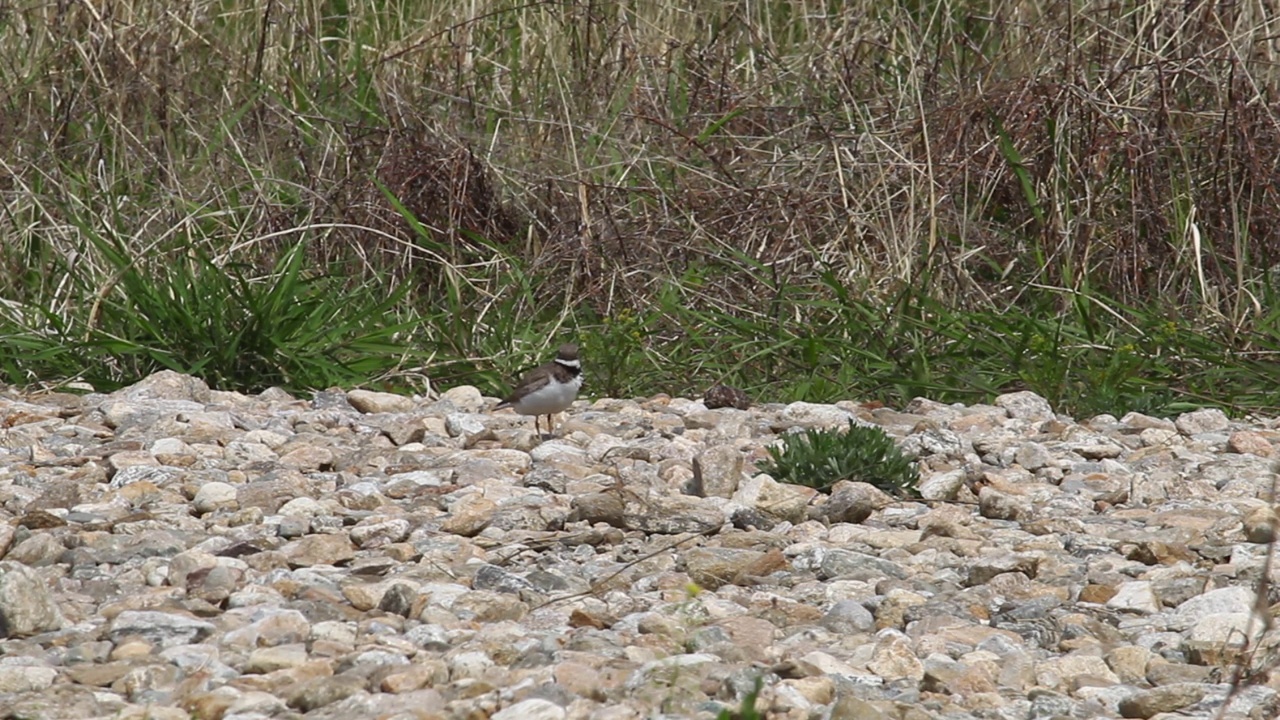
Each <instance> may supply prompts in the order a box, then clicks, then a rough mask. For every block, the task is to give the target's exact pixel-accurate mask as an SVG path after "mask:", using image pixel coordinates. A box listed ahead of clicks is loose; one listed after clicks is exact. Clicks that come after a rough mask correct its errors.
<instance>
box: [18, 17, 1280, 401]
mask: <svg viewBox="0 0 1280 720" xmlns="http://www.w3.org/2000/svg"><path fill="white" fill-rule="evenodd" d="M1273 4H1274V3H1273V2H1271V1H1270V0H1265V1H1264V0H1242V1H1241V2H1235V3H1215V2H1186V1H1183V0H1179V1H1178V2H1124V1H1110V0H1065V1H1061V2H1058V1H1052V0H1036V1H1034V2H1024V1H1021V0H936V1H932V2H931V1H929V0H898V1H896V2H882V1H878V0H877V1H872V0H854V1H853V2H847V3H845V2H782V1H779V0H759V1H755V2H751V1H746V2H730V1H727V0H694V1H693V2H683V3H677V2H674V0H650V1H644V0H636V1H634V2H595V1H591V0H569V1H565V2H512V1H504V2H498V1H488V0H474V1H472V2H440V1H431V0H428V1H424V2H401V3H395V2H372V3H351V4H348V3H344V2H289V1H287V0H279V1H271V0H268V1H267V2H244V1H241V0H228V1H224V2H204V1H200V0H197V1H196V2H190V3H168V2H143V1H140V0H135V1H133V2H130V1H120V2H110V1H106V2H92V1H88V0H86V1H84V2H26V1H23V0H18V1H17V2H4V0H0V67H2V68H3V70H2V71H0V203H2V204H0V263H3V270H4V271H3V275H2V276H0V300H2V301H3V305H2V306H0V315H3V318H2V319H0V335H3V336H4V337H5V338H7V340H8V342H7V343H6V344H5V345H6V349H0V370H3V371H4V373H5V374H6V376H7V378H8V380H9V381H10V382H20V383H30V382H36V381H49V380H54V379H61V378H68V377H79V378H83V379H87V380H89V381H91V382H93V383H94V384H95V385H96V386H100V387H101V386H110V385H112V384H118V383H121V382H127V381H129V380H131V379H132V377H134V376H136V375H140V374H145V373H146V372H149V371H150V370H154V369H156V368H158V367H164V366H168V367H175V368H177V369H185V370H188V371H194V372H200V373H201V374H204V375H206V377H210V378H211V379H212V380H213V381H215V382H219V383H220V384H223V385H229V386H239V387H246V388H253V387H261V386H265V385H269V384H284V385H286V386H290V387H295V388H302V387H315V386H319V385H323V384H326V383H331V382H338V383H350V382H359V381H370V380H380V381H382V382H385V383H388V384H390V385H392V386H404V385H406V384H408V385H421V383H423V382H424V380H423V378H426V377H430V378H432V379H433V380H434V381H435V382H437V383H442V384H446V385H447V384H451V383H453V382H459V381H467V382H474V383H477V384H480V385H481V386H482V387H484V388H485V389H488V390H492V391H493V392H498V391H499V390H500V387H501V382H502V379H503V378H504V377H505V376H506V375H507V374H508V373H510V372H512V371H514V370H516V369H518V368H519V367H520V366H522V365H527V364H528V363H530V362H532V361H534V360H535V359H537V358H539V357H540V355H541V354H542V353H544V352H545V350H546V347H547V346H549V345H554V344H555V342H557V341H558V339H559V338H560V337H565V336H574V337H579V338H580V339H582V340H583V341H584V343H585V344H586V346H587V352H588V358H589V360H588V362H589V363H592V364H591V365H590V369H592V370H593V371H594V373H593V376H592V390H593V391H594V392H595V393H596V394H600V395H605V394H633V393H634V394H646V395H647V394H651V393H652V392H654V391H656V390H660V389H661V390H668V391H671V392H684V393H697V394H700V393H701V392H702V390H703V389H705V387H706V386H707V385H710V384H711V383H713V382H715V381H720V380H723V381H728V382H732V383H735V384H739V385H743V386H745V387H746V388H747V389H748V390H750V391H751V392H752V393H753V394H756V395H757V396H758V397H760V398H761V399H766V400H789V399H796V398H807V399H813V400H824V399H832V398H835V397H850V396H871V397H879V398H881V399H885V400H887V401H896V400H901V399H903V398H907V397H910V396H912V395H915V394H925V395H931V396H934V397H938V398H939V399H958V400H968V401H974V400H979V399H981V398H982V397H984V396H985V395H987V394H989V393H991V392H995V391H998V390H1001V389H1008V388H1011V387H1030V388H1032V389H1035V390H1037V391H1038V392H1041V393H1042V394H1044V395H1046V396H1047V397H1049V398H1050V399H1051V400H1052V401H1054V402H1055V403H1056V404H1058V405H1059V406H1060V407H1062V408H1064V409H1066V410H1070V411H1074V412H1080V413H1086V412H1096V411H1103V410H1106V411H1112V412H1121V411H1123V409H1143V410H1148V411H1153V412H1171V411H1175V410H1177V409H1180V408H1183V407H1185V406H1187V405H1201V404H1220V405H1224V406H1227V407H1230V408H1234V409H1237V410H1249V409H1261V410H1272V409H1274V408H1276V407H1280V399H1278V394H1277V391H1276V389H1274V388H1273V387H1272V385H1274V383H1273V382H1272V379H1273V378H1274V375H1275V358H1276V353H1277V352H1280V329H1277V327H1276V325H1277V324H1276V313H1275V311H1273V307H1274V305H1275V304H1274V302H1273V299H1274V297H1275V293H1276V288H1277V283H1278V282H1280V280H1278V278H1280V274H1278V273H1277V272H1276V271H1275V270H1274V268H1276V266H1277V263H1278V262H1280V117H1278V115H1280V102H1278V98H1280V94H1278V91H1280V66H1278V65H1277V60H1278V59H1280V57H1278V56H1280V12H1277V9H1276V8H1275V7H1273ZM245 298H248V300H245ZM228 308H230V309H228ZM289 308H293V309H292V310H291V309H289ZM297 308H302V310H298V309H297ZM291 313H292V314H291ZM246 325H248V326H253V328H254V329H253V330H252V331H251V332H250V331H246V330H245V329H244V328H245V327H246ZM548 336H554V337H551V339H548ZM299 358H301V359H299Z"/></svg>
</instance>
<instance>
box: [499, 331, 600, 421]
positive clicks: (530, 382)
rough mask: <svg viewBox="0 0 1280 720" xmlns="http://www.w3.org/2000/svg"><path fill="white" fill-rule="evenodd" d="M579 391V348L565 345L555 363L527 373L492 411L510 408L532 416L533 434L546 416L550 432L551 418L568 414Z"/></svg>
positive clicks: (580, 364) (580, 376) (580, 379)
mask: <svg viewBox="0 0 1280 720" xmlns="http://www.w3.org/2000/svg"><path fill="white" fill-rule="evenodd" d="M581 387H582V363H581V362H579V361H578V346H577V345H574V344H572V343H567V344H565V345H561V346H560V351H559V352H558V353H556V359H555V360H552V361H551V362H549V363H547V364H546V365H541V366H539V367H536V368H534V369H532V370H530V371H529V373H528V374H527V375H525V376H524V377H523V378H521V379H520V383H519V384H518V385H516V389H515V390H512V391H511V394H510V395H508V396H507V399H506V400H503V401H502V402H500V403H498V404H497V405H495V406H494V407H493V409H494V410H501V409H502V408H508V407H509V408H512V409H513V410H515V411H516V412H518V413H520V414H521V415H532V416H533V431H534V432H535V433H538V432H539V431H540V428H539V427H538V418H539V417H540V416H542V415H546V416H547V432H551V416H552V415H554V414H555V413H558V412H562V411H564V410H567V409H568V408H569V406H570V405H572V404H573V401H574V400H575V399H576V398H577V397H578V390H579V389H580V388H581ZM539 437H541V435H539Z"/></svg>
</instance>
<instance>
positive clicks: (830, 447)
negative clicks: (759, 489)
mask: <svg viewBox="0 0 1280 720" xmlns="http://www.w3.org/2000/svg"><path fill="white" fill-rule="evenodd" d="M768 451H769V460H766V461H765V462H764V463H763V464H762V465H761V466H760V471H761V472H764V473H768V474H769V475H770V476H772V477H773V478H774V479H775V480H777V481H779V482H787V483H792V484H795V485H804V486H806V487H811V488H816V489H818V490H822V491H823V492H828V491H830V490H831V487H832V486H834V485H835V484H836V483H837V482H839V481H841V480H852V481H855V482H865V483H869V484H871V485H874V486H876V487H878V488H880V489H881V490H884V491H885V492H887V493H890V494H894V495H913V494H915V492H916V487H917V485H918V484H919V482H920V471H919V470H918V469H917V468H916V463H915V461H914V460H912V459H911V458H908V457H907V456H906V455H903V453H902V451H901V450H899V449H898V446H897V444H895V443H894V441H893V438H892V437H890V436H889V434H888V433H886V432H885V431H884V430H881V429H880V428H878V427H868V426H866V425H858V424H856V423H854V422H853V421H852V420H850V421H849V428H848V429H847V430H844V431H840V430H835V429H823V430H817V429H812V428H811V429H809V430H805V431H804V432H801V433H795V434H792V435H788V436H787V437H786V438H785V439H784V440H783V447H782V448H778V447H777V446H776V445H771V446H769V448H768Z"/></svg>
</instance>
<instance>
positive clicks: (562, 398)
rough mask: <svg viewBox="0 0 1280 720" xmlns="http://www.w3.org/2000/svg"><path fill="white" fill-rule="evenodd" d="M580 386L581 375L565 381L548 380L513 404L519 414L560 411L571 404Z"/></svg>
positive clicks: (541, 413)
mask: <svg viewBox="0 0 1280 720" xmlns="http://www.w3.org/2000/svg"><path fill="white" fill-rule="evenodd" d="M581 387H582V376H581V375H579V376H577V377H575V378H574V379H572V380H570V381H569V382H567V383H557V382H554V381H552V382H549V383H547V384H546V385H543V386H542V387H541V388H538V389H537V390H536V391H534V392H531V393H529V394H528V395H525V396H524V397H522V398H520V402H517V403H516V404H515V410H516V412H518V413H520V414H521V415H550V414H552V413H558V412H561V411H563V410H565V409H566V408H568V407H569V406H570V405H572V404H573V401H574V400H576V399H577V397H578V390H579V389H580V388H581Z"/></svg>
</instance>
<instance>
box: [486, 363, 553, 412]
mask: <svg viewBox="0 0 1280 720" xmlns="http://www.w3.org/2000/svg"><path fill="white" fill-rule="evenodd" d="M548 382H551V373H549V372H547V370H546V369H545V368H537V369H535V370H533V371H532V372H530V373H529V374H528V375H525V376H524V377H523V378H520V384H519V385H516V387H515V389H514V390H512V391H511V394H510V395H508V396H507V399H506V400H503V401H502V402H500V403H498V405H497V408H503V407H507V406H509V405H514V404H516V403H517V402H518V401H519V400H520V398H522V397H524V396H526V395H528V394H530V393H534V392H537V391H538V390H541V389H542V388H543V387H546V384H547V383H548ZM497 408H495V409H497Z"/></svg>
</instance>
